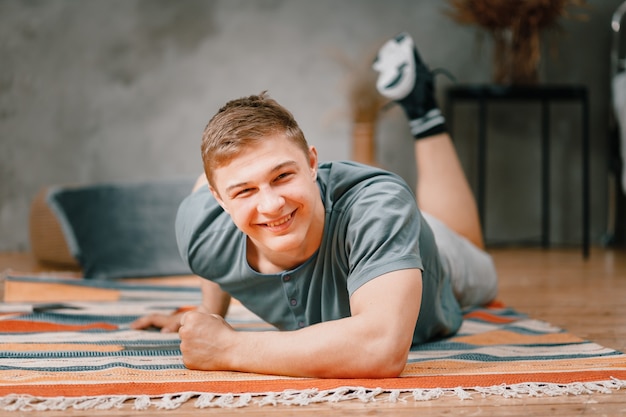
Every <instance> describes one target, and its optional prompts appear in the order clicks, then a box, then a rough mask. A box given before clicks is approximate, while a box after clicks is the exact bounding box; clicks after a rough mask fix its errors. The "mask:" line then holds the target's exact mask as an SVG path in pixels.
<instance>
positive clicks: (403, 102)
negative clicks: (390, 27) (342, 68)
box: [372, 32, 445, 138]
mask: <svg viewBox="0 0 626 417" xmlns="http://www.w3.org/2000/svg"><path fill="white" fill-rule="evenodd" d="M372 68H374V70H376V71H378V73H379V76H378V79H377V81H376V88H377V89H378V92H379V93H380V94H381V95H383V96H384V97H387V98H389V99H390V100H393V101H395V102H396V103H398V104H399V105H400V106H401V107H402V108H403V109H404V112H405V113H406V115H407V116H408V118H409V125H410V127H411V134H412V135H413V136H414V137H416V138H420V137H425V136H430V135H433V134H436V133H440V132H443V131H445V124H444V123H445V119H444V117H443V115H442V114H441V111H440V110H439V108H438V106H437V102H436V100H435V88H434V81H433V74H432V73H431V71H430V70H429V69H428V67H427V66H426V65H425V64H424V63H423V62H422V60H421V59H420V56H419V54H418V52H417V49H416V48H415V43H414V42H413V39H412V38H411V36H410V35H409V34H408V33H406V32H402V33H400V34H398V35H397V36H395V37H394V38H393V39H390V40H389V41H387V42H386V43H385V44H384V45H383V46H382V47H381V48H380V50H379V51H378V55H377V57H376V59H375V60H374V63H373V65H372Z"/></svg>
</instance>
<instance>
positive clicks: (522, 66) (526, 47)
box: [446, 0, 586, 84]
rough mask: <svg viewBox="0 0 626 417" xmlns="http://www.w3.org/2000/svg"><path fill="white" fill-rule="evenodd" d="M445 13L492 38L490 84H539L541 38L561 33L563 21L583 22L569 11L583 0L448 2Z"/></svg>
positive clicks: (453, 0)
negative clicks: (475, 26) (477, 27)
mask: <svg viewBox="0 0 626 417" xmlns="http://www.w3.org/2000/svg"><path fill="white" fill-rule="evenodd" d="M448 3H449V5H450V9H448V10H447V11H446V14H447V15H448V16H450V17H451V18H452V19H453V20H455V21H456V22H458V23H461V24H467V25H477V26H479V27H480V28H482V29H483V30H485V31H486V32H488V33H489V34H490V35H491V37H492V38H493V42H494V52H493V81H494V82H495V83H498V84H535V83H537V82H538V81H539V64H540V61H541V36H542V34H543V32H545V31H548V30H551V31H553V30H561V26H560V25H559V20H560V19H562V18H576V19H581V20H582V19H585V18H586V15H584V14H582V13H573V12H572V10H571V9H572V8H575V7H581V6H585V5H586V0H448Z"/></svg>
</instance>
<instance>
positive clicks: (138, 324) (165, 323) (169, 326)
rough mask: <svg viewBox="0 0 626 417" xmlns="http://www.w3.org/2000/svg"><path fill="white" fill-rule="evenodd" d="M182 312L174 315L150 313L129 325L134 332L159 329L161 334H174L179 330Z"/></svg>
mask: <svg viewBox="0 0 626 417" xmlns="http://www.w3.org/2000/svg"><path fill="white" fill-rule="evenodd" d="M183 314H185V313H184V312H180V313H174V314H160V313H152V314H149V315H147V316H143V317H140V318H138V319H137V320H135V321H134V322H132V323H131V324H130V328H131V329H134V330H147V329H150V328H157V329H161V332H163V333H174V332H177V331H178V329H179V328H180V320H181V318H182V316H183Z"/></svg>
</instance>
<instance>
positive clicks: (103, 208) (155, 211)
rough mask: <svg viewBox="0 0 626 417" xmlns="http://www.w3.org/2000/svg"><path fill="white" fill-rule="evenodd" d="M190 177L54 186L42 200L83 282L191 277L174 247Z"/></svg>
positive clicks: (189, 185) (189, 186)
mask: <svg viewBox="0 0 626 417" xmlns="http://www.w3.org/2000/svg"><path fill="white" fill-rule="evenodd" d="M193 182H194V181H193V180H192V179H180V180H169V181H153V182H142V183H120V184H98V185H91V186H79V187H52V188H50V189H49V190H48V194H47V197H46V201H47V203H48V205H49V206H50V208H51V209H52V211H53V212H54V213H55V214H56V217H57V219H58V221H59V223H60V225H61V229H62V230H63V235H64V237H65V241H66V242H67V246H68V248H69V251H70V253H71V254H72V256H73V257H74V258H75V259H76V260H77V261H78V262H79V264H80V266H81V267H82V268H83V274H84V276H85V278H90V279H115V278H127V277H150V276H163V275H184V274H190V273H191V272H190V270H189V267H188V266H187V265H186V264H185V262H184V261H183V260H182V259H181V257H180V254H179V252H178V248H177V245H176V237H175V232H174V221H175V218H176V211H177V210H178V205H179V204H180V202H181V201H182V200H183V199H184V198H185V196H187V195H188V194H189V193H190V192H191V189H192V187H193Z"/></svg>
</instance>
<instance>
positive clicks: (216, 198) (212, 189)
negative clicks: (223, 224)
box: [209, 184, 228, 213]
mask: <svg viewBox="0 0 626 417" xmlns="http://www.w3.org/2000/svg"><path fill="white" fill-rule="evenodd" d="M209 190H211V194H213V197H215V200H217V204H219V205H220V206H222V209H223V210H224V211H225V212H226V213H228V210H227V209H226V205H225V204H224V200H222V197H220V195H219V193H218V192H217V191H216V190H215V188H213V187H212V186H211V185H210V184H209Z"/></svg>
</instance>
